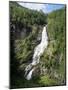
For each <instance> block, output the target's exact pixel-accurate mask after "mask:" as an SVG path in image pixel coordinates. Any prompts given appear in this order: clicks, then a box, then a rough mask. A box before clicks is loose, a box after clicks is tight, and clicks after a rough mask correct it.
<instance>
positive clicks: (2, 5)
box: [0, 0, 68, 90]
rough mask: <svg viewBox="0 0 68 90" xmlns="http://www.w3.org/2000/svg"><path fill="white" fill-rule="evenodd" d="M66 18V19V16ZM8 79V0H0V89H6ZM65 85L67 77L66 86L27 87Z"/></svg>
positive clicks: (63, 0)
mask: <svg viewBox="0 0 68 90" xmlns="http://www.w3.org/2000/svg"><path fill="white" fill-rule="evenodd" d="M11 1H28V2H41V3H57V4H59V3H60V4H67V3H68V0H11ZM67 15H68V4H67V14H66V16H67ZM66 19H67V21H68V18H67V17H66ZM66 26H67V25H66ZM66 30H68V27H66ZM66 36H67V37H66V39H67V38H68V31H67V33H66ZM66 46H68V40H67V44H66ZM66 52H67V53H68V47H67V49H66ZM67 53H66V54H67ZM66 58H67V55H66ZM67 59H68V58H67ZM66 62H67V63H66V66H67V68H68V61H66ZM66 70H67V69H66ZM67 73H68V70H67ZM67 75H68V74H67ZM8 81H9V0H0V90H8V84H9V82H8ZM67 87H68V77H67V86H58V87H57V86H56V87H42V88H29V89H28V90H34V89H35V90H41V89H42V90H44V89H47V90H49V89H51V90H57V89H61V90H64V89H67ZM22 89H23V88H22ZM15 90H16V89H15ZM17 90H20V89H17ZM25 90H26V89H25Z"/></svg>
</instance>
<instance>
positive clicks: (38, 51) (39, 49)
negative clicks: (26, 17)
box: [25, 25, 48, 80]
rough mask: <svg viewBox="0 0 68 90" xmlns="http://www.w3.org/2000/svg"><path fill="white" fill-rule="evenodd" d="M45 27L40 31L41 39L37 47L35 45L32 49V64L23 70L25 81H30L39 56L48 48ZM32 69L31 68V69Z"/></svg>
mask: <svg viewBox="0 0 68 90" xmlns="http://www.w3.org/2000/svg"><path fill="white" fill-rule="evenodd" d="M46 27H47V25H46V26H44V27H43V31H42V39H41V42H40V44H39V45H37V46H36V47H35V49H34V54H33V58H32V63H30V64H29V65H28V66H27V67H26V68H25V78H26V79H27V80H30V79H31V78H32V73H33V71H34V70H35V67H34V66H36V65H37V64H38V63H39V60H40V56H41V55H42V54H43V52H44V50H45V48H47V46H48V36H47V30H46ZM32 67H33V68H32Z"/></svg>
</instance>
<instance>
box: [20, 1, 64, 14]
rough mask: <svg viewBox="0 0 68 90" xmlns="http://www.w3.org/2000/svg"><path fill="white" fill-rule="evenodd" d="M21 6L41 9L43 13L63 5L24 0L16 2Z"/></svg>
mask: <svg viewBox="0 0 68 90" xmlns="http://www.w3.org/2000/svg"><path fill="white" fill-rule="evenodd" d="M18 3H19V4H20V5H21V6H24V7H26V8H29V9H33V10H38V11H39V10H42V11H43V12H44V13H50V12H52V11H54V10H57V9H60V8H62V7H64V6H65V5H63V4H38V3H24V2H18Z"/></svg>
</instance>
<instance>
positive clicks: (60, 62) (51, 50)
mask: <svg viewBox="0 0 68 90" xmlns="http://www.w3.org/2000/svg"><path fill="white" fill-rule="evenodd" d="M9 10H10V88H25V87H26V88H27V87H42V86H53V85H65V83H66V78H65V49H66V47H65V46H66V45H65V32H66V28H65V26H66V23H65V22H66V21H65V14H66V10H65V7H63V8H62V9H60V10H56V11H53V12H51V13H49V14H45V13H43V12H42V11H36V10H30V9H28V8H24V7H22V6H20V5H19V4H18V3H17V2H9ZM45 24H47V33H48V37H49V44H48V47H47V49H45V51H44V53H43V55H42V56H41V57H40V63H39V64H38V65H36V66H35V67H36V70H35V71H34V72H33V75H32V79H31V80H29V81H28V80H26V79H25V77H24V73H25V68H26V66H27V65H28V64H29V63H30V62H32V56H33V53H34V48H35V47H36V46H37V45H38V44H39V43H40V40H41V33H42V30H43V26H44V25H45Z"/></svg>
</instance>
